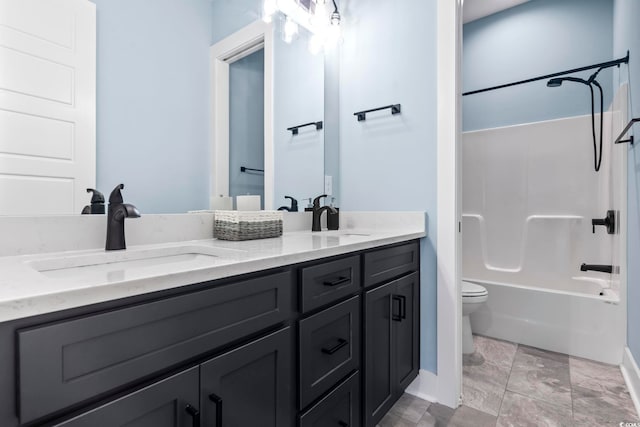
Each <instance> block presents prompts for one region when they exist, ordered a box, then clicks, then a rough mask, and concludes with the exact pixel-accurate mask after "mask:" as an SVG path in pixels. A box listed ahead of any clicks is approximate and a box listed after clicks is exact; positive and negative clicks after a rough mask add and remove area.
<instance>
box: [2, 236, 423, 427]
mask: <svg viewBox="0 0 640 427" xmlns="http://www.w3.org/2000/svg"><path fill="white" fill-rule="evenodd" d="M418 256H419V254H418V244H417V242H415V241H414V242H408V243H400V244H395V245H390V246H386V247H383V248H381V249H375V250H364V251H359V252H353V253H349V254H346V255H342V256H335V257H331V258H326V259H319V260H315V261H310V262H306V263H302V264H296V265H290V266H286V267H280V268H276V269H273V270H269V271H262V272H256V273H251V274H247V275H243V276H238V277H232V278H225V279H220V280H215V281H210V282H204V283H196V284H193V285H190V286H185V287H181V288H176V289H170V290H166V291H160V292H156V293H153V294H148V295H140V296H135V297H131V298H127V299H123V300H116V301H108V302H104V303H100V304H95V305H93V306H87V307H78V308H74V309H71V310H66V311H63V312H57V313H49V314H44V315H41V316H34V317H31V318H23V319H19V320H15V321H12V322H5V323H0V359H1V360H0V361H1V362H2V363H0V426H1V427H43V426H47V427H51V426H55V427H124V426H127V427H198V426H202V427H254V426H256V427H257V426H259V427H296V426H297V427H361V426H367V427H373V426H375V424H376V422H377V421H379V419H380V418H381V417H382V416H383V415H384V413H385V412H386V411H387V410H388V409H389V408H390V407H391V406H392V405H393V403H395V401H396V400H397V399H398V398H399V397H400V395H401V394H402V392H403V391H404V389H405V388H406V387H407V386H408V385H409V383H410V382H411V381H412V380H413V379H414V378H415V376H416V375H417V370H418V354H419V348H418V347H419V326H418V317H419V267H418ZM363 415H364V417H363Z"/></svg>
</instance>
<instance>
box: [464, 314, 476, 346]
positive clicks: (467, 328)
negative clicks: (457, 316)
mask: <svg viewBox="0 0 640 427" xmlns="http://www.w3.org/2000/svg"><path fill="white" fill-rule="evenodd" d="M474 351H475V346H474V345H473V334H472V333H471V319H469V316H463V317H462V354H472V353H473V352H474Z"/></svg>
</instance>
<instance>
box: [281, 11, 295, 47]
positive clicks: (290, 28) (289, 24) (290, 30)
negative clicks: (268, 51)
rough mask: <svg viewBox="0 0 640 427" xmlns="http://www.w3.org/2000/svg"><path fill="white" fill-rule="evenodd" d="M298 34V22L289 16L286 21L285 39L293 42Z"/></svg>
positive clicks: (287, 41)
mask: <svg viewBox="0 0 640 427" xmlns="http://www.w3.org/2000/svg"><path fill="white" fill-rule="evenodd" d="M296 34H298V24H296V23H295V22H294V21H293V19H291V18H290V17H288V16H287V20H286V21H285V23H284V41H285V42H286V43H291V42H292V41H293V38H294V37H295V35H296Z"/></svg>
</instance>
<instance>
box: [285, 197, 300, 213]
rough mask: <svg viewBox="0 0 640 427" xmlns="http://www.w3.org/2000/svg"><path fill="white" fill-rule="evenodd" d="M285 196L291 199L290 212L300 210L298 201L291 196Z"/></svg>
mask: <svg viewBox="0 0 640 427" xmlns="http://www.w3.org/2000/svg"><path fill="white" fill-rule="evenodd" d="M284 198H285V199H289V200H291V208H290V212H298V201H297V200H296V199H295V198H293V197H291V196H284Z"/></svg>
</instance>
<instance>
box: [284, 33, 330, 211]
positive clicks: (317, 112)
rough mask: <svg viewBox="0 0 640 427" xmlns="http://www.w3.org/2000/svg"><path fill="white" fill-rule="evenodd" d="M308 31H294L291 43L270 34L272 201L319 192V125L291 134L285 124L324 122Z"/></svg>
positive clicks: (320, 77) (320, 64)
mask: <svg viewBox="0 0 640 427" xmlns="http://www.w3.org/2000/svg"><path fill="white" fill-rule="evenodd" d="M308 38H309V34H308V33H307V32H306V31H304V30H300V35H299V38H298V39H297V40H294V41H293V42H292V43H291V44H287V43H285V42H284V41H282V38H281V37H279V36H278V35H276V37H275V38H274V49H273V56H274V64H273V80H274V99H273V106H274V108H273V126H274V130H273V145H274V156H275V174H274V181H275V182H274V197H275V201H274V206H275V207H276V208H278V207H279V206H283V205H287V206H289V203H290V202H289V201H288V200H285V198H284V196H292V197H294V198H296V199H298V202H299V208H300V209H301V210H302V209H303V208H304V207H305V206H306V203H305V202H303V199H305V198H309V197H316V196H319V195H321V194H322V191H323V188H324V136H325V130H326V129H325V128H323V129H321V130H316V128H315V127H314V126H309V127H305V128H302V129H300V130H299V133H298V135H293V134H292V133H291V131H288V130H287V129H288V128H290V127H292V126H297V125H301V124H303V123H310V122H317V121H320V120H323V121H324V61H323V57H322V55H312V54H311V53H310V52H309V48H308V41H309V40H308Z"/></svg>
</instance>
